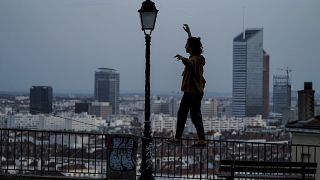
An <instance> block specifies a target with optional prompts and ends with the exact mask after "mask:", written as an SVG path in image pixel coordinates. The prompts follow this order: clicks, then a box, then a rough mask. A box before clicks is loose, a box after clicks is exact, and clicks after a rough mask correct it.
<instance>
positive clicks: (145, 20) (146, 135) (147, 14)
mask: <svg viewBox="0 0 320 180" xmlns="http://www.w3.org/2000/svg"><path fill="white" fill-rule="evenodd" d="M138 12H139V13H140V20H141V28H142V30H143V32H144V35H145V39H146V70H145V105H144V131H143V138H142V161H141V167H140V173H141V176H140V180H152V179H154V178H153V175H152V173H153V165H152V157H151V143H152V139H151V122H150V42H151V36H150V35H151V33H152V31H153V29H154V26H155V24H156V18H157V14H158V10H157V8H156V6H155V4H154V2H152V1H150V0H146V1H144V2H143V3H142V6H141V9H140V10H139V11H138Z"/></svg>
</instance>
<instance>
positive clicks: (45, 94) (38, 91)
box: [30, 86, 52, 114]
mask: <svg viewBox="0 0 320 180" xmlns="http://www.w3.org/2000/svg"><path fill="white" fill-rule="evenodd" d="M51 112H52V87H50V86H32V87H31V88H30V114H39V113H46V114H47V113H51Z"/></svg>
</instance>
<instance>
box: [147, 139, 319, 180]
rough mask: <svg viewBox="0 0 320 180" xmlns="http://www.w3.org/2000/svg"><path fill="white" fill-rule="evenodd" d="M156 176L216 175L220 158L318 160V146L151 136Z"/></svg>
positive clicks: (282, 160)
mask: <svg viewBox="0 0 320 180" xmlns="http://www.w3.org/2000/svg"><path fill="white" fill-rule="evenodd" d="M153 143H154V147H155V148H154V159H155V163H154V167H155V168H154V169H155V173H154V175H155V177H169V178H184V179H216V178H218V177H217V176H216V174H217V173H218V172H219V162H220V160H247V161H272V162H317V152H320V146H314V145H302V144H300V145H298V144H295V145H293V144H288V143H263V142H246V141H222V140H207V146H206V147H205V148H195V147H192V145H193V144H194V143H196V140H194V139H184V140H183V142H182V143H181V144H179V145H174V144H170V143H167V139H166V138H162V137H157V138H154V141H153Z"/></svg>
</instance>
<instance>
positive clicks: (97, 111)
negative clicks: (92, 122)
mask: <svg viewBox="0 0 320 180" xmlns="http://www.w3.org/2000/svg"><path fill="white" fill-rule="evenodd" d="M89 114H90V115H95V116H97V117H102V118H103V119H106V118H107V117H108V116H109V115H111V114H112V107H111V106H110V103H109V102H92V103H91V104H90V106H89Z"/></svg>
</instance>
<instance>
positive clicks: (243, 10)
mask: <svg viewBox="0 0 320 180" xmlns="http://www.w3.org/2000/svg"><path fill="white" fill-rule="evenodd" d="M244 13H245V7H244V6H243V8H242V30H243V33H242V38H243V39H246V30H245V27H244Z"/></svg>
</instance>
